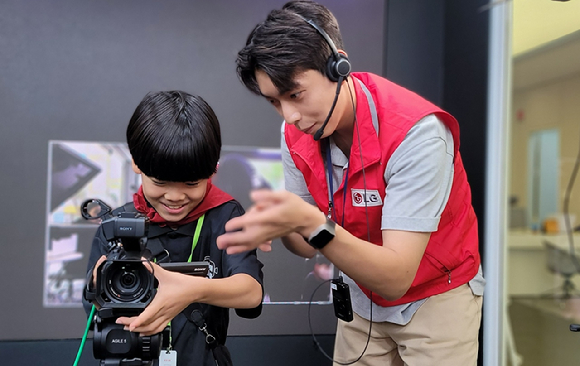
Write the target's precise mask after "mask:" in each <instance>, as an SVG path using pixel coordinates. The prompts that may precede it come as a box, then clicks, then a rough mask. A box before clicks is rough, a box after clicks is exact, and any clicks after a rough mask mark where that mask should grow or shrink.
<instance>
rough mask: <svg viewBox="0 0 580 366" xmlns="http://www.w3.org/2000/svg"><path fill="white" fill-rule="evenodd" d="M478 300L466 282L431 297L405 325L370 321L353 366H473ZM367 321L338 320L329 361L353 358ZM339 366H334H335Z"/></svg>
mask: <svg viewBox="0 0 580 366" xmlns="http://www.w3.org/2000/svg"><path fill="white" fill-rule="evenodd" d="M481 305H482V297H481V296H474V295H473V293H472V292H471V289H470V288H469V285H467V284H465V285H462V286H459V287H458V288H456V289H453V290H451V291H448V292H445V293H443V294H440V295H436V296H432V297H430V298H429V299H427V301H425V303H424V304H423V305H422V306H421V307H420V308H419V310H418V311H417V312H416V313H415V315H414V316H413V318H412V319H411V321H410V322H409V323H408V324H407V325H405V326H401V325H396V324H392V323H387V322H380V323H376V322H375V323H373V326H372V331H371V338H370V340H369V344H368V347H367V349H366V351H365V353H364V355H363V357H362V358H361V359H360V361H358V362H356V363H354V365H355V366H361V365H368V366H379V365H380V366H403V365H409V366H429V365H437V366H439V365H445V366H470V365H476V364H477V350H478V346H479V343H478V333H479V326H480V323H481ZM368 332H369V322H368V320H365V319H363V318H361V317H360V316H358V315H357V314H354V320H353V321H352V322H349V323H347V322H344V321H342V320H339V321H338V327H337V331H336V341H335V344H334V360H336V361H338V362H342V363H346V362H350V361H353V360H355V359H357V358H358V357H359V356H360V354H361V353H362V352H363V350H364V348H365V345H366V343H367V338H368ZM333 365H334V366H338V365H339V364H338V363H336V362H335V363H334V364H333Z"/></svg>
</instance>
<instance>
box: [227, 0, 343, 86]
mask: <svg viewBox="0 0 580 366" xmlns="http://www.w3.org/2000/svg"><path fill="white" fill-rule="evenodd" d="M297 14H299V15H301V16H302V17H303V18H305V19H308V20H311V21H313V22H314V23H315V24H316V25H317V26H318V27H319V28H322V29H323V30H324V31H325V32H326V33H327V34H328V36H329V37H330V38H331V39H332V40H333V42H334V44H335V45H336V47H337V48H338V49H343V48H344V45H343V41H342V36H341V34H340V29H339V27H338V23H337V21H336V18H335V17H334V15H332V13H331V12H330V11H329V10H328V9H327V8H326V7H325V6H323V5H320V4H318V3H315V2H313V1H307V0H296V1H290V2H288V3H286V4H285V5H284V6H283V7H282V9H280V10H272V11H271V12H270V14H269V15H268V17H267V18H266V20H265V21H263V22H261V23H259V24H258V25H256V27H254V29H253V30H252V32H251V33H250V34H249V36H248V38H247V40H246V46H245V47H244V48H243V49H242V50H241V51H240V52H238V57H237V60H236V66H237V68H236V71H237V73H238V77H239V78H240V80H241V81H242V83H243V84H244V85H245V86H246V87H247V88H248V89H249V90H250V91H252V92H253V93H255V94H258V95H261V94H260V89H259V87H258V83H257V82H256V70H262V71H264V72H265V73H266V74H267V75H268V77H269V78H270V80H271V81H272V83H273V84H274V86H276V88H277V89H278V92H279V93H281V94H283V93H285V92H287V91H289V90H292V89H294V88H295V87H296V83H295V81H294V78H295V76H296V75H297V74H298V73H301V72H305V71H308V70H317V71H319V72H321V73H322V74H325V73H326V64H327V60H328V58H329V57H330V56H331V54H332V50H331V49H330V46H329V45H328V44H327V43H326V41H325V40H324V38H323V37H322V36H321V35H320V34H319V33H318V31H317V30H316V29H315V28H314V27H312V26H311V25H310V24H308V23H307V22H306V21H304V19H302V18H301V17H300V16H298V15H297Z"/></svg>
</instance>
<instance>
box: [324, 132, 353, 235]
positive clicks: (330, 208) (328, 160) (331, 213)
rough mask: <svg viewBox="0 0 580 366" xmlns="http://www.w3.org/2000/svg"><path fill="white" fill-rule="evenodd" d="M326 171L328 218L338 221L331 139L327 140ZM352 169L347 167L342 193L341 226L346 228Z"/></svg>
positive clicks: (348, 165)
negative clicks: (345, 211) (345, 220)
mask: <svg viewBox="0 0 580 366" xmlns="http://www.w3.org/2000/svg"><path fill="white" fill-rule="evenodd" d="M326 142H327V144H326V170H327V171H328V218H329V219H330V218H332V217H331V216H334V220H335V221H336V208H335V207H334V186H333V179H332V172H333V171H334V170H333V168H332V157H331V154H330V139H328V138H327V139H326ZM349 168H350V164H347V166H346V172H345V173H344V174H345V177H344V187H343V191H342V210H343V214H342V219H341V224H340V226H342V227H344V205H345V204H346V192H347V186H348V170H349Z"/></svg>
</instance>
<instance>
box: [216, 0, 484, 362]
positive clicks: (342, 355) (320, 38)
mask: <svg viewBox="0 0 580 366" xmlns="http://www.w3.org/2000/svg"><path fill="white" fill-rule="evenodd" d="M343 48H344V45H343V42H342V36H341V34H340V30H339V27H338V23H337V21H336V19H335V17H334V16H333V15H332V13H331V12H330V11H329V10H328V9H327V8H326V7H324V6H322V5H320V4H317V3H315V2H312V1H290V2H288V3H286V4H285V5H284V6H283V7H282V9H279V10H278V9H276V10H273V11H271V12H270V14H269V15H268V17H267V18H266V20H265V21H263V22H261V23H260V24H258V25H257V26H256V27H255V28H254V29H253V30H252V32H251V33H250V35H249V36H248V38H247V42H246V45H245V47H244V48H243V49H242V50H241V51H240V52H239V53H238V58H237V72H238V76H239V78H240V80H241V81H242V83H244V85H245V86H246V87H247V88H248V89H249V90H250V91H252V92H254V93H255V94H257V95H259V96H262V97H264V98H265V99H266V100H267V101H268V102H269V103H271V104H272V106H273V107H274V108H275V109H276V110H277V112H278V113H279V114H280V115H281V116H282V117H283V118H284V120H285V125H284V128H283V131H282V139H281V145H282V152H283V153H282V160H283V167H284V178H285V185H286V189H287V191H280V192H271V191H256V192H253V194H252V199H253V201H254V207H253V208H251V209H249V210H248V213H246V214H245V215H244V216H242V217H238V218H234V219H232V220H231V221H230V222H229V223H228V224H227V225H226V230H228V231H230V230H231V231H234V230H235V232H228V233H226V234H224V235H222V236H221V237H220V238H218V246H219V247H220V248H223V249H226V248H227V251H228V252H229V253H237V252H241V251H243V250H247V249H254V248H256V245H255V243H258V242H264V241H266V240H270V239H272V238H275V237H282V241H283V243H284V245H285V246H286V247H287V248H288V249H289V250H291V251H292V252H293V253H296V254H298V255H302V256H305V257H312V256H314V255H315V254H316V253H322V254H323V255H324V256H325V257H326V258H327V259H328V260H329V261H331V262H332V263H333V264H334V265H335V266H336V267H337V268H339V269H340V270H341V271H342V273H343V274H344V281H345V282H346V283H347V284H348V285H349V287H350V295H351V297H352V306H353V311H354V320H353V321H351V322H346V321H340V320H339V322H338V326H337V334H336V341H335V347H334V359H335V361H336V362H337V363H341V364H344V363H345V362H346V363H348V362H352V361H354V360H356V359H358V358H359V357H361V355H362V357H361V359H360V364H363V365H381V366H385V365H397V366H398V365H403V364H405V365H458V366H465V365H475V364H476V362H477V353H478V352H477V351H478V330H479V326H480V320H481V304H482V295H483V285H484V279H483V276H482V274H481V270H480V269H481V267H480V257H479V252H478V235H477V218H476V217H475V213H474V211H473V208H472V206H471V192H470V187H469V183H468V182H467V178H466V174H465V170H464V168H463V163H462V161H461V156H460V154H459V125H458V123H457V121H456V120H455V119H454V118H453V117H452V116H451V115H450V114H448V113H446V112H445V111H443V110H441V109H440V108H438V107H436V106H435V105H433V104H431V103H429V102H428V101H426V100H425V99H423V98H421V97H420V96H418V95H416V94H414V93H412V92H410V91H409V90H406V89H404V88H402V87H401V86H398V85H396V84H394V83H392V82H390V81H388V80H386V79H384V78H382V77H380V76H377V75H373V74H370V73H364V72H357V73H354V72H353V73H351V65H350V62H349V60H348V57H347V55H346V52H344V50H343ZM367 346H368V347H367ZM363 350H365V351H364V352H363Z"/></svg>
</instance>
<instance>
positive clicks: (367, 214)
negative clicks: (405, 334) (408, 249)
mask: <svg viewBox="0 0 580 366" xmlns="http://www.w3.org/2000/svg"><path fill="white" fill-rule="evenodd" d="M347 86H348V91H349V94H350V101H351V104H352V111H353V114H354V124H355V127H356V133H357V138H358V148H359V154H360V159H361V168H362V174H363V188H364V191H365V195H366V191H367V181H366V174H365V169H364V159H363V155H362V143H361V140H360V132H359V128H358V120H357V118H356V108H355V106H354V99H353V96H352V94H353V92H352V89H351V88H350V84H349V83H348V82H347ZM329 174H331V172H329ZM364 201H365V217H366V221H367V240H368V242H369V243H370V242H371V228H370V223H369V212H368V203H367V200H366V199H365V200H364ZM343 209H344V207H343ZM343 215H344V214H343ZM329 281H332V280H326V281H324V282H322V283H321V284H320V285H318V286H317V287H316V288H315V289H314V291H313V292H312V295H311V296H310V301H309V302H308V326H309V328H310V333H311V334H312V340H313V341H314V345H315V346H316V347H317V348H318V350H319V351H320V352H321V353H322V354H323V355H324V356H325V357H326V358H327V359H329V360H330V361H332V362H334V363H337V364H339V365H352V364H353V363H355V362H358V361H359V360H360V359H361V358H362V356H363V355H364V354H365V352H366V351H367V348H368V346H369V342H370V339H371V332H372V330H373V292H372V291H371V293H370V296H369V299H370V320H369V333H368V336H367V342H366V344H365V348H364V349H363V351H362V353H361V354H360V355H359V356H358V358H357V359H356V360H353V361H348V362H339V361H336V360H334V359H333V358H332V357H330V356H329V355H328V354H327V353H326V352H325V351H324V350H323V349H322V346H321V345H320V343H319V342H318V340H317V339H316V336H315V335H314V331H313V330H312V322H311V318H310V307H311V306H312V300H313V299H314V294H315V293H316V291H318V289H319V288H320V287H321V286H322V285H324V284H325V283H327V282H329Z"/></svg>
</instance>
